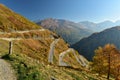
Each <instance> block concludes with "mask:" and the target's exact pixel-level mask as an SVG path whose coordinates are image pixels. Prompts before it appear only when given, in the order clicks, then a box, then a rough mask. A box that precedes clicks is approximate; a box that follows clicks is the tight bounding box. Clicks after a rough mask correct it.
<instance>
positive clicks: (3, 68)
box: [0, 59, 17, 80]
mask: <svg viewBox="0 0 120 80" xmlns="http://www.w3.org/2000/svg"><path fill="white" fill-rule="evenodd" d="M0 80H17V78H16V75H15V73H14V71H13V69H12V67H11V65H10V64H9V63H8V62H6V61H5V60H3V59H0Z"/></svg>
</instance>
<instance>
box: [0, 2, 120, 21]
mask: <svg viewBox="0 0 120 80" xmlns="http://www.w3.org/2000/svg"><path fill="white" fill-rule="evenodd" d="M0 3H2V4H4V5H6V6H8V7H9V8H11V9H12V10H13V11H15V12H17V13H19V14H21V15H23V16H25V17H27V18H28V19H30V20H32V21H35V20H41V19H44V18H59V19H67V20H71V21H75V22H79V21H86V20H88V21H93V22H100V21H104V20H112V21H115V20H120V0H0Z"/></svg>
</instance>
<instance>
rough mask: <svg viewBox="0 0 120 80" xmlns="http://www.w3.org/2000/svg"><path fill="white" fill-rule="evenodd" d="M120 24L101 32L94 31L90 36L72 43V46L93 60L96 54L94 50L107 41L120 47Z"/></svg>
mask: <svg viewBox="0 0 120 80" xmlns="http://www.w3.org/2000/svg"><path fill="white" fill-rule="evenodd" d="M119 42H120V26H118V27H113V28H109V29H106V30H104V31H102V32H99V33H94V34H92V35H91V36H89V37H88V38H84V39H82V40H80V41H79V42H77V43H76V44H74V45H72V47H73V48H74V49H76V50H78V51H79V53H81V54H82V55H84V56H85V57H86V58H87V59H89V60H91V59H92V57H93V56H94V50H95V49H96V48H98V47H99V46H104V45H105V44H107V43H110V44H114V45H115V46H117V48H119V49H120V44H119Z"/></svg>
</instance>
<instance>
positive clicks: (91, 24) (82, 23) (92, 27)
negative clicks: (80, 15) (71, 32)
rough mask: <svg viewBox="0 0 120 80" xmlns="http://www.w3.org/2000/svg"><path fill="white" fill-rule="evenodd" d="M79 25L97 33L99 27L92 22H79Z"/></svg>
mask: <svg viewBox="0 0 120 80" xmlns="http://www.w3.org/2000/svg"><path fill="white" fill-rule="evenodd" d="M79 24H81V25H83V26H85V27H86V28H88V29H90V30H92V31H96V26H97V24H96V23H93V22H90V21H82V22H79Z"/></svg>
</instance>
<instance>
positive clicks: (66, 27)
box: [37, 18, 92, 44]
mask: <svg viewBox="0 0 120 80" xmlns="http://www.w3.org/2000/svg"><path fill="white" fill-rule="evenodd" d="M37 24H38V25H41V26H43V27H44V28H46V29H49V30H51V31H53V32H56V33H57V34H58V35H60V36H61V37H62V38H63V39H64V40H65V41H67V42H68V43H69V44H73V43H75V42H77V41H79V40H80V39H82V38H83V37H87V36H89V35H90V34H91V33H92V31H90V30H89V29H86V28H85V27H84V26H82V25H80V24H78V23H74V22H72V21H67V20H63V19H52V18H48V19H45V20H42V21H40V22H37Z"/></svg>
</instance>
